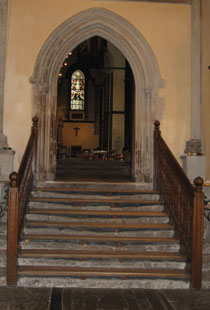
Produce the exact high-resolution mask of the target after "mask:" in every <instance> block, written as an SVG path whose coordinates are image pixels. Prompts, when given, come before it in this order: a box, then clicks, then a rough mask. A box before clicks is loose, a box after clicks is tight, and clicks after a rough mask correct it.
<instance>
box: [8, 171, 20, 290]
mask: <svg viewBox="0 0 210 310" xmlns="http://www.w3.org/2000/svg"><path fill="white" fill-rule="evenodd" d="M18 200H19V199H18V174H17V173H16V172H12V173H11V174H10V188H9V193H8V228H7V285H16V283H17V251H18Z"/></svg>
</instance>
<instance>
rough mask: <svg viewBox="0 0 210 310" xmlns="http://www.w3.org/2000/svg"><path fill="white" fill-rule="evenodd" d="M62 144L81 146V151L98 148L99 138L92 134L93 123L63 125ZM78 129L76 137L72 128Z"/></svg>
mask: <svg viewBox="0 0 210 310" xmlns="http://www.w3.org/2000/svg"><path fill="white" fill-rule="evenodd" d="M63 124H64V127H63V144H64V145H66V146H68V147H70V146H71V145H81V146H82V148H83V149H87V148H90V149H94V148H97V147H98V142H99V136H98V135H95V134H94V124H93V123H90V124H88V123H63ZM76 127H78V128H80V129H79V131H78V134H77V136H76V134H75V130H74V128H76Z"/></svg>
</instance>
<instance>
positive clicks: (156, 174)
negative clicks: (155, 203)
mask: <svg viewBox="0 0 210 310" xmlns="http://www.w3.org/2000/svg"><path fill="white" fill-rule="evenodd" d="M154 125H155V130H154V189H156V190H158V189H159V181H160V180H159V179H160V173H159V171H160V170H159V163H160V149H159V137H160V134H161V132H160V122H159V121H155V123H154Z"/></svg>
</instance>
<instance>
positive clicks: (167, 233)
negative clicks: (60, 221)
mask: <svg viewBox="0 0 210 310" xmlns="http://www.w3.org/2000/svg"><path fill="white" fill-rule="evenodd" d="M24 233H25V234H43V233H44V234H58V235H60V234H67V235H72V234H74V235H78V236H79V235H84V234H86V235H96V234H97V235H98V236H101V235H104V233H105V234H106V235H107V236H112V235H114V236H134V237H135V236H139V237H140V236H141V237H173V235H174V230H173V229H172V228H170V229H166V230H160V229H148V230H147V229H144V230H140V229H139V230H134V231H132V230H129V231H128V230H118V231H115V230H114V229H110V230H107V229H106V230H105V229H97V228H96V229H87V228H85V227H83V228H80V229H78V227H62V226H59V227H50V226H46V227H28V226H25V227H24Z"/></svg>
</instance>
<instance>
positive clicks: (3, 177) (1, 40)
mask: <svg viewBox="0 0 210 310" xmlns="http://www.w3.org/2000/svg"><path fill="white" fill-rule="evenodd" d="M7 15H8V1H7V0H0V46H1V48H0V181H3V182H4V181H8V180H9V174H10V173H11V172H12V170H13V159H14V151H12V150H11V149H10V148H9V147H8V144H7V137H6V136H5V135H4V133H3V108H4V82H5V63H6V39H7Z"/></svg>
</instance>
